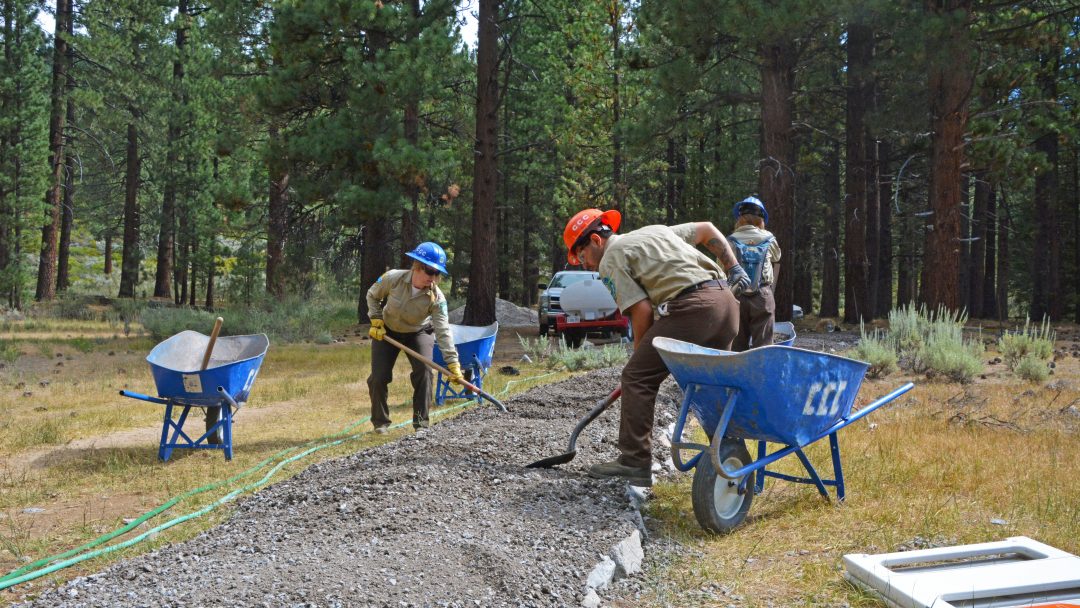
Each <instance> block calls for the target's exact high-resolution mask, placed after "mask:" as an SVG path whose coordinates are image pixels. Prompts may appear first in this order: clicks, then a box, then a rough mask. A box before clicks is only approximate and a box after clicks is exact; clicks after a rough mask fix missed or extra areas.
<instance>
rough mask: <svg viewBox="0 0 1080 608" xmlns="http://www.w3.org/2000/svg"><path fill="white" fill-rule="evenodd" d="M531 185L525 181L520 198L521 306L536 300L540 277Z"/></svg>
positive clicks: (535, 218)
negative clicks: (521, 213)
mask: <svg viewBox="0 0 1080 608" xmlns="http://www.w3.org/2000/svg"><path fill="white" fill-rule="evenodd" d="M531 194H532V190H531V186H530V184H529V183H528V182H526V183H525V191H524V194H523V198H522V201H521V202H522V205H521V210H522V212H523V213H524V217H523V218H521V221H522V224H521V227H522V233H523V235H522V237H523V238H522V239H521V241H522V248H521V284H522V295H523V296H524V297H523V298H522V299H521V304H522V306H532V305H533V304H536V301H537V297H538V294H537V291H536V283H537V280H538V279H539V278H540V266H539V263H538V261H537V257H536V251H535V250H534V249H533V236H532V235H533V233H534V227H535V226H537V223H538V220H537V217H536V210H535V209H533V208H532V200H531Z"/></svg>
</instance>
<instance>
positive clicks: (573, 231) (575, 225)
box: [562, 209, 622, 266]
mask: <svg viewBox="0 0 1080 608" xmlns="http://www.w3.org/2000/svg"><path fill="white" fill-rule="evenodd" d="M597 220H599V221H600V223H601V224H604V225H605V226H607V227H608V228H611V231H612V232H614V231H616V230H618V229H619V224H621V223H622V214H621V213H619V212H618V211H616V210H614V209H611V210H609V211H600V210H599V209H586V210H584V211H578V212H577V214H576V215H574V217H572V218H570V221H569V222H567V223H566V228H565V229H564V230H563V235H562V238H563V242H564V243H566V259H567V260H569V262H570V263H571V264H573V265H574V266H578V265H580V264H581V261H580V260H578V259H577V256H576V255H574V243H576V242H577V240H578V239H580V238H581V235H583V234H585V231H586V230H588V228H589V226H592V225H593V224H595V223H596V221H597Z"/></svg>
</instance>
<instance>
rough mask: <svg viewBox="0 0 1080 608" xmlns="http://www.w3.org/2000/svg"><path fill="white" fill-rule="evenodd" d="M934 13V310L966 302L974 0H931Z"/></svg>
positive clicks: (925, 293)
mask: <svg viewBox="0 0 1080 608" xmlns="http://www.w3.org/2000/svg"><path fill="white" fill-rule="evenodd" d="M926 7H927V12H928V13H929V14H930V16H931V18H935V19H940V20H942V22H943V27H942V28H940V30H939V32H940V33H939V34H938V35H936V36H932V37H931V38H930V40H929V41H928V42H927V49H926V50H927V53H928V54H929V55H930V57H931V61H930V67H929V75H928V79H927V86H928V89H929V93H930V95H929V105H930V131H931V137H930V189H929V199H930V205H929V206H930V210H931V211H932V213H933V214H932V215H931V216H930V218H929V219H930V221H931V224H932V230H930V231H929V232H928V233H927V235H926V249H925V252H924V255H923V269H922V289H921V291H920V299H921V300H922V302H923V303H924V304H926V305H927V307H928V308H929V309H931V310H935V309H937V308H938V307H939V306H944V307H945V308H947V309H949V310H957V309H959V308H960V306H961V304H962V303H961V301H960V289H959V287H960V285H959V280H960V268H959V264H957V263H956V260H958V259H960V247H959V244H960V241H959V239H960V202H961V201H960V177H961V176H960V166H961V163H962V161H963V158H964V132H965V131H966V129H967V119H968V101H969V98H970V95H971V88H972V86H973V84H974V80H975V77H974V70H973V69H972V67H971V60H970V58H969V53H970V52H971V47H970V44H971V43H970V41H969V37H970V32H969V25H968V20H969V19H970V17H971V0H927V2H926Z"/></svg>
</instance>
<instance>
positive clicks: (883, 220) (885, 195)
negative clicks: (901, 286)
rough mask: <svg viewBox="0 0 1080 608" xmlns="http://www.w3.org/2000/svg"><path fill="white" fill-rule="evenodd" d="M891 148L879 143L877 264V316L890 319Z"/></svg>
mask: <svg viewBox="0 0 1080 608" xmlns="http://www.w3.org/2000/svg"><path fill="white" fill-rule="evenodd" d="M891 155H892V147H891V146H890V145H889V144H888V143H886V142H879V143H878V152H877V154H876V155H875V156H876V158H877V174H878V187H877V192H878V201H879V202H878V209H879V211H878V221H879V229H878V252H879V253H878V263H877V265H876V268H877V273H876V274H877V290H876V292H877V306H876V310H877V315H875V316H878V317H888V316H889V311H891V310H892V306H893V300H892V296H893V236H892V220H893V215H892V213H893V207H892V198H893V190H892V180H891V170H892V162H891Z"/></svg>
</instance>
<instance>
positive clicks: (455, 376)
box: [446, 361, 465, 386]
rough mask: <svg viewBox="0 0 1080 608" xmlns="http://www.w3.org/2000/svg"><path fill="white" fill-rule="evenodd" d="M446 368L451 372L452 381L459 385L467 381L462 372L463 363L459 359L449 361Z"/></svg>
mask: <svg viewBox="0 0 1080 608" xmlns="http://www.w3.org/2000/svg"><path fill="white" fill-rule="evenodd" d="M446 369H447V370H449V372H450V382H453V383H454V384H456V385H458V386H462V385H463V384H464V382H465V376H464V375H462V373H461V364H460V363H458V362H457V361H454V362H453V363H447V364H446Z"/></svg>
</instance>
